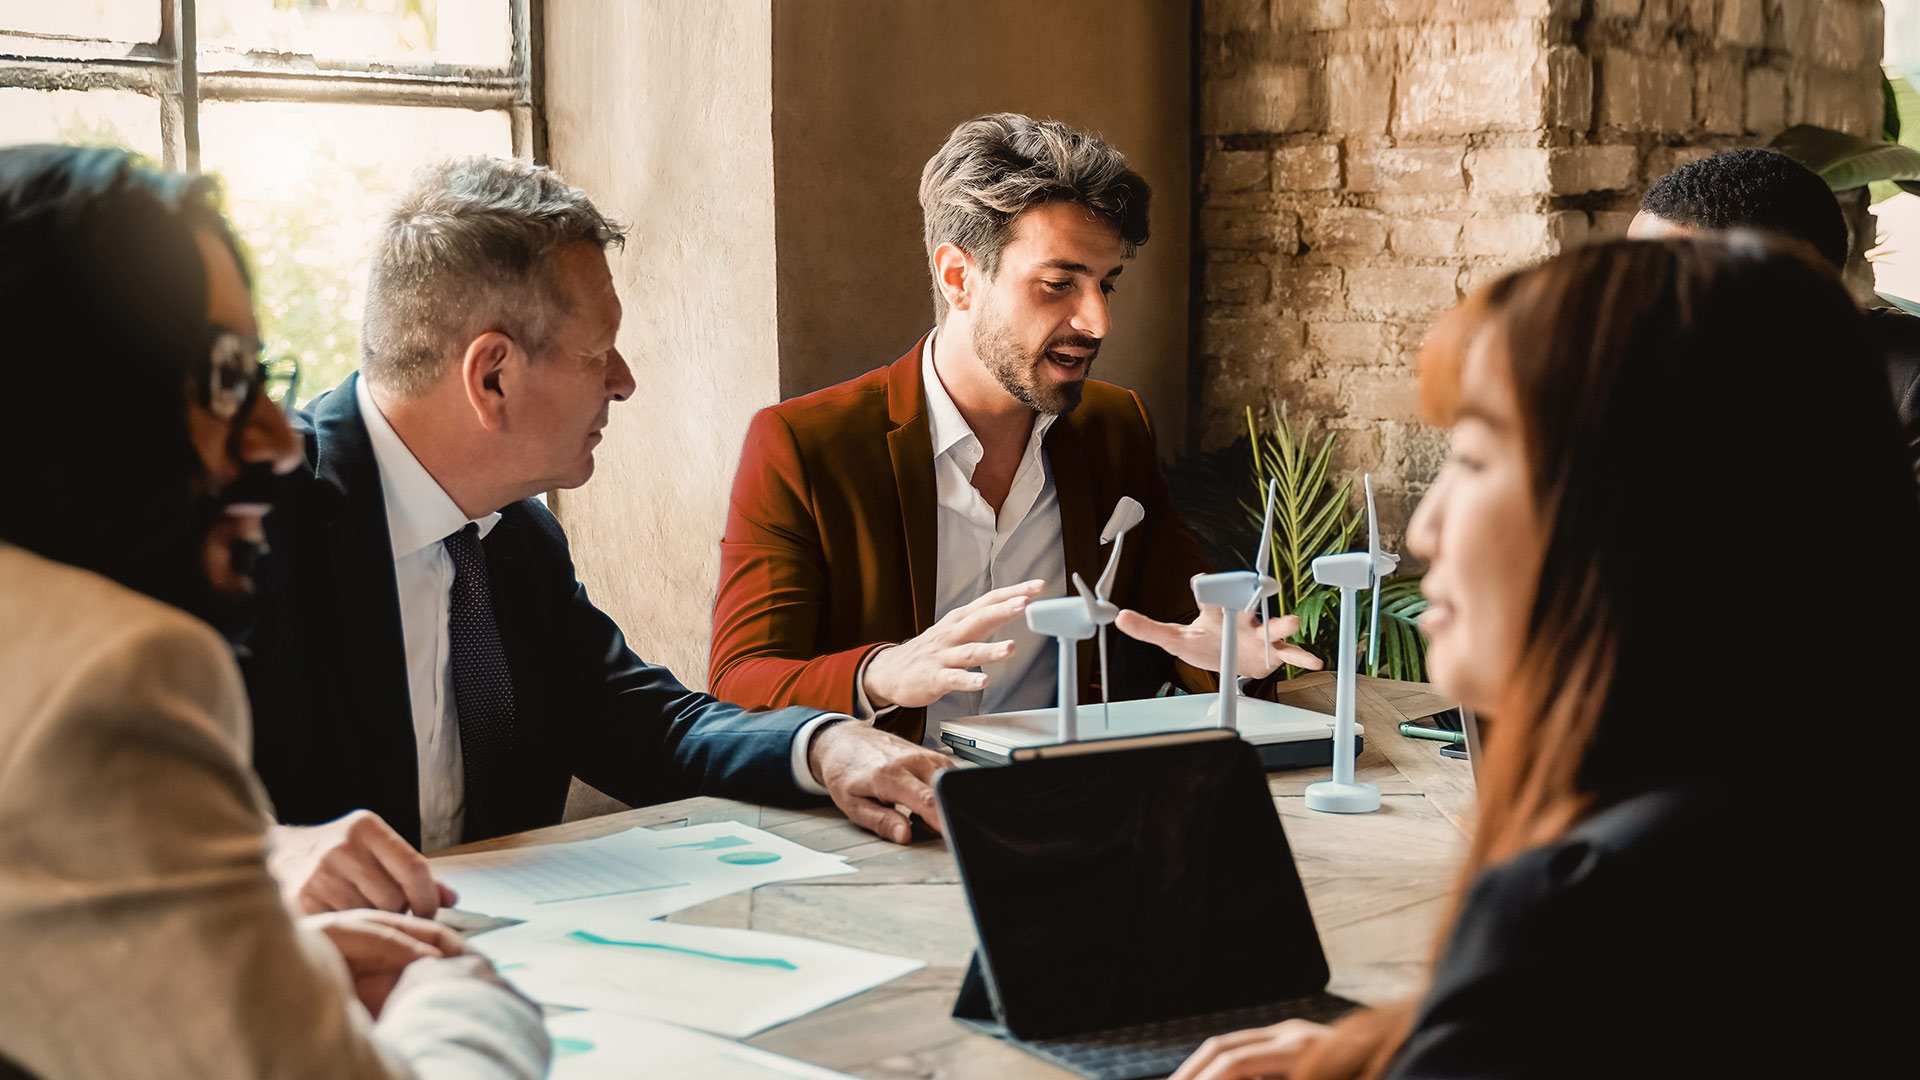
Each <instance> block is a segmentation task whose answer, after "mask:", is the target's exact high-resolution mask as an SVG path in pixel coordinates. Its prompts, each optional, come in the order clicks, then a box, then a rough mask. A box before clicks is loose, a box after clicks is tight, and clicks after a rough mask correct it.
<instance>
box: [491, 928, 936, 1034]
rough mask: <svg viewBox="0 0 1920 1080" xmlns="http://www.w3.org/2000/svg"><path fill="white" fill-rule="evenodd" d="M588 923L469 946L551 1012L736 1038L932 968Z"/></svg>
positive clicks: (494, 935)
mask: <svg viewBox="0 0 1920 1080" xmlns="http://www.w3.org/2000/svg"><path fill="white" fill-rule="evenodd" d="M569 914H573V913H572V912H569ZM581 914H583V915H585V917H583V918H580V919H567V918H560V917H543V918H542V919H540V920H538V921H535V922H527V923H522V924H521V925H519V926H510V927H507V928H506V929H504V930H495V931H493V932H491V933H487V934H481V935H478V936H476V937H474V938H473V939H472V940H471V942H470V944H471V945H472V946H473V947H474V948H475V949H477V950H479V951H480V952H482V953H485V954H486V955H487V956H488V957H489V958H491V959H492V960H493V962H494V963H495V964H496V965H497V966H498V967H499V969H500V974H501V975H502V976H504V977H505V978H506V979H507V980H508V981H510V982H512V983H513V984H514V985H515V986H517V987H519V988H520V990H521V992H522V993H524V994H526V995H527V996H528V997H530V998H532V999H534V1000H535V1001H538V1002H540V1003H542V1004H544V1005H564V1006H572V1007H574V1008H580V1009H592V1010H595V1011H599V1012H613V1013H622V1014H626V1015H629V1016H644V1017H648V1018H651V1019H654V1020H664V1021H667V1022H669V1023H675V1024H683V1025H685V1026H687V1027H694V1028H699V1029H701V1030H702V1031H710V1032H712V1033H714V1034H716V1035H726V1036H729V1037H731V1038H744V1037H745V1036H748V1035H752V1034H754V1033H755V1032H758V1031H764V1030H766V1029H767V1028H770V1027H773V1026H774V1025H776V1024H783V1023H785V1022H787V1021H788V1020H792V1019H794V1018H795V1017H799V1016H805V1015H806V1014H807V1013H810V1012H813V1011H814V1010H816V1009H821V1008H824V1007H826V1006H828V1005H831V1004H833V1003H834V1002H836V1001H839V1000H841V999H842V998H847V997H852V996H853V995H855V994H858V993H860V992H862V991H865V990H869V989H872V988H873V987H875V986H879V985H880V984H881V983H885V982H890V981H892V980H894V979H897V978H899V977H900V976H902V975H905V974H906V973H908V972H910V971H914V970H917V969H919V968H921V967H924V966H926V965H925V964H923V963H921V962H920V961H918V960H912V959H908V958H906V957H901V956H887V955H885V954H882V953H875V952H868V951H866V950H864V949H853V948H849V947H847V946H845V945H832V944H828V943H827V942H824V941H813V940H811V939H808V938H797V937H787V936H786V935H783V934H766V933H761V932H759V931H754V930H735V929H730V928H727V927H718V926H696V925H691V924H686V923H668V922H659V921H657V920H653V919H641V918H634V917H632V916H627V915H621V914H617V913H609V912H605V911H600V912H591V913H581Z"/></svg>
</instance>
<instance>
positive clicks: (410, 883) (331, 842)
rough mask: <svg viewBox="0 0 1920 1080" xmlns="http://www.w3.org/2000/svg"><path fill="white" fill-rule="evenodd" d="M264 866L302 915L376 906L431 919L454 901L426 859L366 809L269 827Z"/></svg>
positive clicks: (451, 893)
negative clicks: (323, 821) (318, 822)
mask: <svg viewBox="0 0 1920 1080" xmlns="http://www.w3.org/2000/svg"><path fill="white" fill-rule="evenodd" d="M267 869H268V870H269V871H271V872H272V874H273V876H274V878H275V879H276V880H277V881H279V882H280V891H281V893H282V894H283V895H284V896H286V898H287V903H288V904H289V905H291V906H292V907H293V909H294V910H295V911H297V912H299V913H301V914H303V915H312V914H315V913H317V912H321V911H346V910H349V909H351V908H378V909H380V910H382V911H411V912H413V913H414V914H415V915H419V916H421V917H423V918H431V917H432V916H433V914H434V913H435V912H437V911H439V910H440V909H441V908H443V907H451V906H452V905H453V903H454V901H455V900H456V899H457V897H455V895H454V892H453V890H452V889H449V888H447V887H446V886H445V885H442V884H441V883H440V882H439V881H437V880H435V879H434V876H433V871H432V870H431V869H429V868H428V867H427V860H426V857H425V856H423V855H421V854H420V853H419V852H417V851H415V850H413V845H411V844H409V843H407V841H406V839H405V838H404V837H402V836H401V835H400V834H399V833H397V832H394V831H393V826H391V825H388V824H387V823H386V822H385V821H382V820H381V819H380V816H379V815H378V814H375V813H373V812H372V811H369V810H355V811H354V812H353V813H351V814H348V815H346V816H345V817H342V818H338V819H336V820H334V821H329V822H327V823H326V824H324V825H275V826H274V827H273V829H272V831H271V832H270V834H269V837H268V845H267Z"/></svg>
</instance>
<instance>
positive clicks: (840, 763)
mask: <svg viewBox="0 0 1920 1080" xmlns="http://www.w3.org/2000/svg"><path fill="white" fill-rule="evenodd" d="M807 766H808V768H810V769H811V770H812V771H813V776H814V779H816V780H818V781H820V783H821V785H822V786H824V787H825V788H826V789H827V794H828V795H830V796H832V798H833V802H834V805H835V806H838V807H839V808H840V811H841V812H842V813H844V814H846V815H847V819H848V820H849V821H852V822H853V823H854V824H855V825H859V826H861V827H862V828H866V829H871V830H873V832H875V833H876V834H878V835H880V836H883V837H885V838H886V839H888V840H891V841H893V842H894V843H896V844H905V843H910V842H911V841H912V840H913V827H912V825H911V823H910V822H909V821H908V820H907V815H906V814H903V813H901V812H900V811H899V810H897V809H895V806H896V805H899V806H904V807H906V809H907V811H908V812H910V813H913V814H917V815H919V817H920V819H921V820H923V821H925V822H926V823H927V824H928V825H929V826H931V827H932V828H934V829H936V830H938V831H941V832H944V831H946V827H945V825H944V823H942V822H941V820H940V807H939V805H938V804H937V803H936V802H935V801H934V797H933V778H934V774H936V773H938V772H939V771H940V770H942V769H950V768H952V767H953V762H952V760H951V759H949V758H948V757H947V756H946V755H945V754H938V753H935V752H933V751H932V750H928V749H927V748H925V747H923V746H915V745H914V744H912V743H910V742H908V741H907V740H905V739H902V738H900V737H899V736H898V735H891V734H888V733H887V732H884V731H880V730H878V729H875V728H871V727H868V726H867V725H865V724H862V723H859V722H858V721H853V720H841V721H837V722H835V723H830V724H828V725H826V726H825V727H823V728H821V729H820V730H819V731H818V732H816V733H815V734H814V736H813V745H812V746H810V747H808V748H807Z"/></svg>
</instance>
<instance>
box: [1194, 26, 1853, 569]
mask: <svg viewBox="0 0 1920 1080" xmlns="http://www.w3.org/2000/svg"><path fill="white" fill-rule="evenodd" d="M1198 2H1199V4H1200V11H1201V32H1202V37H1201V41H1200V46H1199V49H1200V55H1199V64H1198V67H1197V70H1196V77H1197V78H1198V79H1199V81H1200V99H1201V100H1200V131H1199V136H1200V143H1201V149H1200V178H1199V186H1198V189H1197V195H1198V207H1199V209H1198V214H1199V232H1198V235H1197V236H1196V244H1195V258H1196V259H1197V260H1198V261H1199V263H1200V272H1201V280H1202V295H1201V297H1200V299H1199V304H1200V319H1199V321H1198V327H1197V333H1198V337H1199V345H1200V349H1199V357H1198V360H1197V362H1198V363H1199V364H1200V365H1201V369H1200V372H1199V378H1198V379H1197V380H1196V384H1197V385H1196V393H1195V395H1194V398H1193V401H1192V425H1191V429H1190V430H1192V431H1193V432H1194V434H1195V435H1196V436H1197V438H1196V440H1195V441H1197V442H1199V443H1200V444H1201V445H1204V446H1216V445H1219V444H1221V443H1223V442H1226V441H1229V440H1231V439H1232V438H1233V437H1234V436H1235V435H1237V434H1238V433H1240V432H1242V431H1244V430H1245V419H1244V412H1243V410H1244V409H1245V408H1246V407H1247V406H1248V405H1253V406H1255V407H1256V408H1259V407H1264V406H1266V405H1267V404H1268V403H1269V402H1270V401H1284V402H1287V403H1288V405H1289V407H1290V409H1291V411H1292V412H1293V413H1294V415H1296V416H1308V417H1312V418H1314V419H1315V420H1317V421H1319V422H1320V423H1322V424H1324V425H1326V426H1329V427H1331V428H1335V429H1338V430H1340V431H1342V432H1343V435H1342V438H1341V443H1342V447H1343V451H1342V458H1343V460H1342V461H1341V462H1340V464H1341V465H1342V466H1343V467H1346V468H1352V469H1369V470H1371V471H1373V473H1374V476H1375V487H1376V489H1377V490H1378V491H1379V493H1380V495H1381V500H1382V506H1381V515H1382V527H1383V531H1389V532H1392V533H1396V534H1397V533H1398V532H1399V531H1400V529H1401V528H1402V527H1403V526H1404V523H1405V521H1406V518H1407V515H1408V514H1409V513H1410V512H1411V508H1412V504H1413V502H1414V501H1415V500H1416V499H1417V497H1418V495H1419V494H1420V492H1422V491H1423V490H1424V489H1425V487H1426V484H1427V483H1428V482H1429V481H1430V480H1431V479H1432V477H1433V474H1434V473H1435V471H1436V470H1437V469H1438V468H1439V465H1440V462H1441V460H1442V457H1443V456H1444V443H1443V441H1442V438H1441V436H1440V435H1439V433H1437V432H1434V431H1431V430H1429V429H1427V428H1426V427H1425V426H1423V425H1422V424H1420V423H1419V422H1418V419H1417V407H1416V392H1415V385H1414V371H1413V356H1414V353H1415V351H1416V350H1417V349H1418V347H1419V344H1420V341H1421V339H1422V338H1423V336H1424V335H1425V333H1426V331H1427V329H1428V327H1430V326H1431V325H1432V322H1433V320H1434V318H1435V317H1436V316H1437V315H1439V313H1440V312H1442V311H1444V310H1445V309H1446V308H1448V307H1449V306H1451V305H1452V304H1453V303H1454V302H1455V301H1456V300H1457V299H1458V298H1459V297H1460V296H1461V295H1462V294H1463V292H1464V291H1466V290H1470V289H1472V288H1474V287H1475V286H1476V285H1477V284H1479V283H1480V282H1483V281H1485V280H1488V279H1489V278H1491V277H1492V276H1494V275H1497V274H1499V273H1501V272H1503V271H1505V270H1507V269H1510V268H1512V267H1515V266H1518V265H1522V264H1524V263H1527V262H1530V261H1532V260H1535V259H1538V258H1541V257H1543V256H1546V255H1550V254H1552V253H1554V252H1556V251H1559V250H1561V249H1562V248H1563V247H1566V246H1568V245H1572V244H1577V243H1580V242H1581V241H1583V240H1585V239H1586V238H1588V237H1590V236H1602V235H1616V234H1618V233H1621V232H1623V231H1624V230H1625V228H1626V224H1627V221H1628V220H1629V219H1630V218H1631V217H1632V212H1633V209H1634V207H1635V206H1636V205H1637V202H1638V200H1639V197H1640V194H1641V192H1642V191H1643V190H1644V189H1645V186H1646V184H1647V183H1648V182H1649V181H1650V180H1652V179H1653V178H1655V177H1658V176H1660V175H1661V174H1663V173H1665V172H1666V171H1668V170H1670V169H1672V168H1673V167H1674V166H1675V165H1677V164H1680V163H1683V162H1685V161H1689V160H1692V159H1694V158H1696V157H1700V156H1704V155H1705V154H1707V153H1711V152H1712V151H1713V150H1715V149H1719V148H1722V147H1727V146H1737V145H1751V144H1755V143H1763V142H1765V141H1766V139H1768V138H1769V137H1771V136H1772V135H1773V134H1774V133H1776V132H1777V131H1779V130H1780V129H1781V128H1783V127H1786V126H1790V125H1792V124H1796V123H1801V122H1807V123H1816V124H1823V125H1826V126H1829V127H1836V128H1842V129H1844V130H1848V131H1853V132H1857V133H1861V134H1871V133H1875V132H1877V131H1878V130H1879V118H1880V89H1879V74H1878V71H1879V68H1878V64H1879V59H1880V48H1881V19H1882V14H1881V6H1880V3H1879V2H1878V0H1198ZM1863 211H1864V207H1859V208H1856V213H1857V214H1858V213H1861V212H1863ZM1856 220H1857V221H1860V222H1863V223H1864V222H1865V221H1866V219H1865V218H1864V217H1857V218H1856ZM1389 522H1391V523H1392V527H1391V529H1389V528H1388V523H1389Z"/></svg>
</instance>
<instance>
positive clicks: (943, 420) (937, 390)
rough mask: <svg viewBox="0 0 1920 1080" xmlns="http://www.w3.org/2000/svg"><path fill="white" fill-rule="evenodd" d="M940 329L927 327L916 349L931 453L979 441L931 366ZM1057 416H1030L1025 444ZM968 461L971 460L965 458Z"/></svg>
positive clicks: (1035, 442) (1044, 433)
mask: <svg viewBox="0 0 1920 1080" xmlns="http://www.w3.org/2000/svg"><path fill="white" fill-rule="evenodd" d="M939 333H940V328H939V327H937V326H936V327H934V328H933V329H932V330H929V331H927V343H926V344H925V345H924V346H922V347H921V349H920V382H921V383H922V384H923V385H924V386H925V387H926V394H927V429H928V430H929V431H931V432H932V433H933V456H934V457H939V456H940V455H941V454H944V453H946V452H947V451H949V450H951V449H953V448H954V447H955V446H958V445H959V444H961V443H963V442H966V441H967V440H969V439H971V440H973V442H974V444H975V445H978V444H979V442H980V439H979V436H977V435H975V434H974V433H973V428H972V427H970V426H969V425H968V424H967V418H966V417H964V416H962V415H960V407H959V406H958V405H955V404H954V403H953V395H951V394H949V393H947V388H946V385H945V384H943V383H942V382H941V381H940V373H939V372H937V371H935V370H934V369H933V339H934V338H935V337H937V336H938V335H939ZM1058 419H1060V415H1059V414H1058V413H1035V414H1034V416H1033V434H1032V435H1031V436H1030V437H1029V438H1028V440H1027V442H1028V445H1029V446H1038V445H1039V444H1040V442H1041V440H1043V439H1045V438H1046V437H1047V429H1048V428H1050V427H1052V426H1053V422H1054V421H1055V420H1058ZM968 464H969V465H971V464H973V463H972V462H968Z"/></svg>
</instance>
